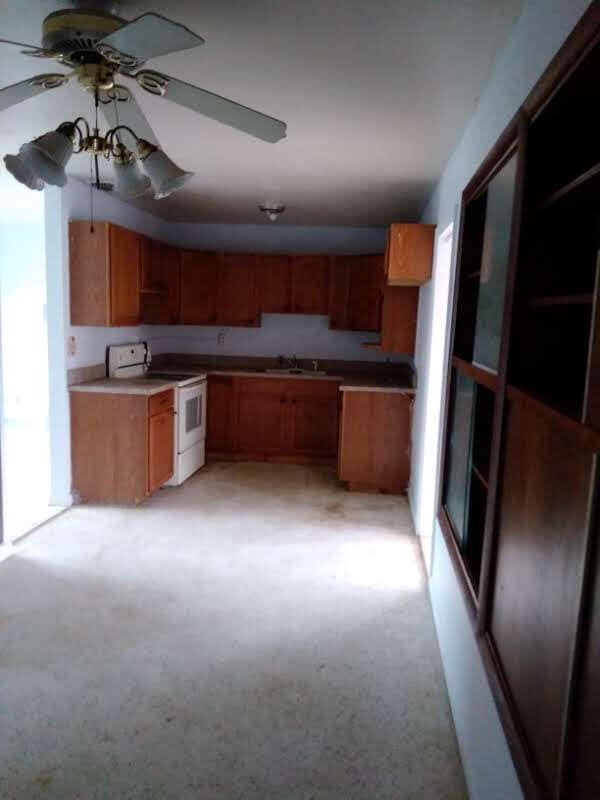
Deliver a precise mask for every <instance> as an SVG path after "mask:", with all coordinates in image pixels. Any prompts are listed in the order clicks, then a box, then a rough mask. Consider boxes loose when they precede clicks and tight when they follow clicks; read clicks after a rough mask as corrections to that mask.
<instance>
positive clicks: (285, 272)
mask: <svg viewBox="0 0 600 800" xmlns="http://www.w3.org/2000/svg"><path fill="white" fill-rule="evenodd" d="M257 272H258V285H259V294H260V310H261V311H262V312H263V313H265V314H289V313H290V311H291V310H292V261H291V256H286V255H277V254H273V255H272V254H267V253H264V254H261V255H258V256H257Z"/></svg>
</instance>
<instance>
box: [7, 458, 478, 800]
mask: <svg viewBox="0 0 600 800" xmlns="http://www.w3.org/2000/svg"><path fill="white" fill-rule="evenodd" d="M0 797H1V798H2V800H13V798H18V799H19V800H37V799H38V798H39V799H40V800H41V799H42V798H43V800H76V799H77V800H92V799H93V800H96V799H97V798H102V799H104V798H107V800H108V799H109V798H110V800H141V798H151V799H152V800H154V799H156V800H188V798H189V800H209V799H210V800H233V799H234V798H235V799H236V800H238V799H239V800H409V799H412V798H415V799H416V798H418V799H419V800H426V799H427V798H436V799H438V798H443V800H455V799H456V800H459V799H460V798H465V797H466V791H465V788H464V783H463V777H462V772H461V766H460V761H459V757H458V752H457V747H456V742H455V738H454V731H453V727H452V721H451V717H450V712H449V707H448V701H447V696H446V690H445V686H444V681H443V676H442V670H441V663H440V657H439V653H438V648H437V643H436V639H435V634H434V629H433V621H432V616H431V610H430V606H429V600H428V596H427V590H426V586H425V575H424V571H423V567H422V562H421V558H420V554H419V550H418V544H417V541H416V539H415V537H414V536H413V534H412V532H411V523H410V515H409V511H408V507H407V504H406V501H405V500H404V499H403V498H392V497H386V496H379V495H358V494H353V495H351V494H348V493H347V492H345V491H344V490H342V489H341V488H340V487H339V486H338V484H337V482H336V481H335V478H334V476H333V474H332V473H331V472H329V471H327V470H324V469H312V468H304V467H295V466H278V465H268V464H237V465H236V464H218V465H212V466H210V467H208V468H207V469H205V470H203V471H202V472H201V473H199V474H198V475H197V476H195V477H194V478H192V479H191V480H190V481H188V483H187V485H185V486H183V487H179V488H173V489H165V490H162V491H161V492H159V493H158V495H157V496H155V497H154V498H152V499H151V500H150V501H149V502H147V503H146V504H144V505H143V506H142V507H140V508H138V509H117V508H97V507H81V506H80V507H78V508H74V509H72V510H71V511H68V512H67V513H65V514H63V515H62V516H61V517H58V518H57V519H55V520H52V521H51V522H50V523H48V525H46V526H45V527H44V528H42V529H41V530H39V531H38V532H36V533H34V534H33V535H32V536H31V537H29V538H28V539H26V540H25V541H24V542H23V544H22V545H21V546H20V548H19V550H18V552H17V553H16V554H15V555H13V556H12V557H10V558H8V559H6V560H5V561H4V562H2V563H0Z"/></svg>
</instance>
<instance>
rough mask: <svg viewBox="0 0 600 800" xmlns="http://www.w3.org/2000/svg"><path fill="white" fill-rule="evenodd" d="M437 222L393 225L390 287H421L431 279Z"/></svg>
mask: <svg viewBox="0 0 600 800" xmlns="http://www.w3.org/2000/svg"><path fill="white" fill-rule="evenodd" d="M434 234H435V225H419V224H406V223H400V224H394V225H390V229H389V234H388V245H387V253H386V258H387V263H386V273H387V282H388V285H390V286H421V285H422V284H423V283H427V281H429V280H431V262H432V259H433V238H434Z"/></svg>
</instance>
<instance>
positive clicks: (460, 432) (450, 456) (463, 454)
mask: <svg viewBox="0 0 600 800" xmlns="http://www.w3.org/2000/svg"><path fill="white" fill-rule="evenodd" d="M474 401H475V384H474V382H473V381H472V380H471V379H470V378H467V377H466V376H465V375H463V374H461V373H459V372H456V371H455V372H454V374H453V378H452V387H451V396H450V416H449V419H448V441H447V446H446V480H445V487H444V506H445V508H446V511H447V513H448V515H449V517H450V519H451V521H452V524H453V526H454V531H455V533H456V538H457V540H458V544H459V546H460V547H461V549H462V546H463V545H464V544H465V541H466V536H467V519H466V509H467V502H468V486H469V477H470V475H469V473H470V465H471V428H472V419H473V405H474Z"/></svg>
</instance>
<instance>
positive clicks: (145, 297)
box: [140, 237, 180, 325]
mask: <svg viewBox="0 0 600 800" xmlns="http://www.w3.org/2000/svg"><path fill="white" fill-rule="evenodd" d="M179 261H180V256H179V250H178V249H177V248H176V247H171V246H170V245H168V244H165V243H164V242H159V241H157V240H156V239H149V238H147V237H144V238H143V239H142V244H141V290H140V291H141V318H142V322H145V323H147V324H149V325H175V324H176V323H177V322H179V280H180V276H179Z"/></svg>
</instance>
